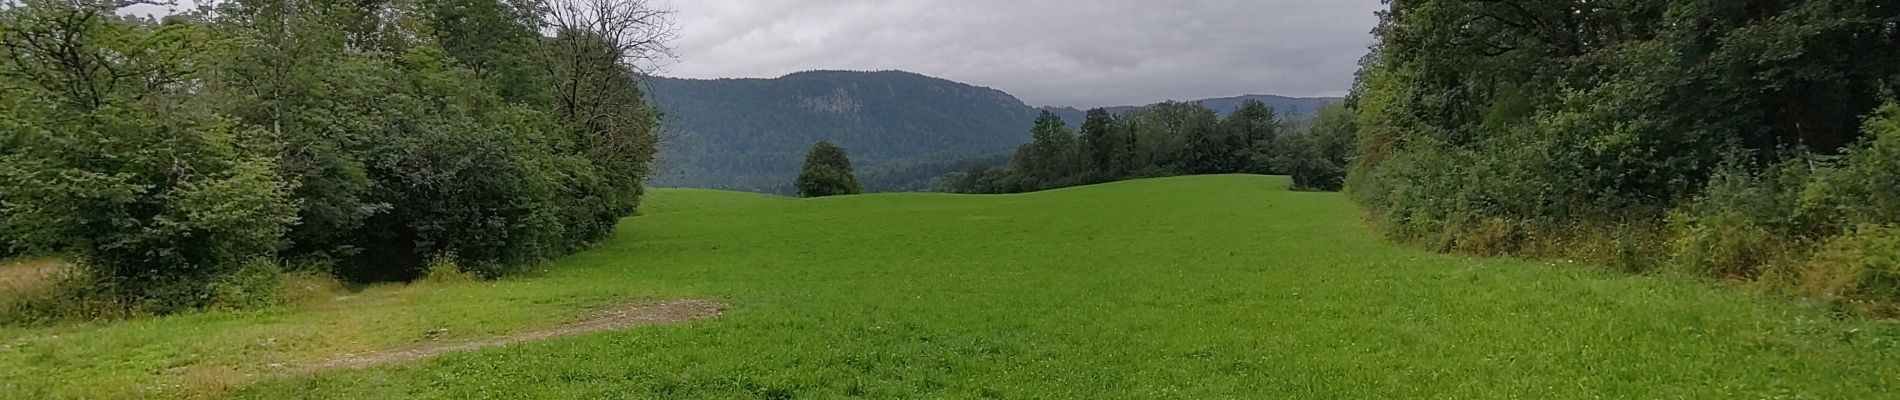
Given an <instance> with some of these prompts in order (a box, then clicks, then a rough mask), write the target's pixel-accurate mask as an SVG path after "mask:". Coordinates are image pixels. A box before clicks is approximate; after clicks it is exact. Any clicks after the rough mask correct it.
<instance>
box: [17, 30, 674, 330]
mask: <svg viewBox="0 0 1900 400" xmlns="http://www.w3.org/2000/svg"><path fill="white" fill-rule="evenodd" d="M130 4H136V3H123V2H105V1H63V0H21V1H13V2H9V3H7V5H6V7H5V8H4V9H3V10H0V51H4V52H5V53H6V57H4V58H0V238H4V239H5V242H8V243H9V247H12V248H11V249H9V251H20V252H44V253H49V254H59V255H62V256H64V257H67V258H69V259H70V260H71V261H73V262H75V263H76V264H77V265H78V266H79V267H80V270H81V273H80V274H79V276H74V277H69V278H67V282H62V285H68V286H71V287H73V288H74V290H70V291H65V292H62V293H68V294H71V295H73V296H82V297H86V298H85V299H82V300H83V301H86V302H89V303H88V304H93V303H97V302H104V303H108V304H113V305H114V306H112V307H96V306H93V307H87V308H86V309H84V310H80V311H84V312H95V313H101V312H114V311H109V310H119V311H118V312H167V311H173V310H179V309H187V308H196V307H203V306H244V305H248V304H252V303H256V302H269V301H273V300H272V299H273V298H274V297H275V296H277V295H278V294H277V292H278V291H279V290H281V289H280V286H279V285H278V284H277V283H276V279H278V278H277V277H278V276H279V274H280V273H281V272H282V271H285V270H293V271H309V272H313V273H326V274H335V275H338V276H341V277H344V278H347V279H350V280H357V281H376V280H402V279H412V278H415V277H418V276H420V275H422V274H425V273H428V272H429V271H428V269H429V268H430V266H432V265H435V266H440V265H451V266H456V267H455V268H458V269H461V270H465V271H468V272H473V273H478V274H481V275H487V276H495V275H500V274H505V273H507V272H509V271H513V270H516V269H518V268H520V267H522V266H524V265H527V264H529V263H533V262H537V261H538V260H543V259H547V258H550V257H554V256H557V255H561V254H566V253H569V252H572V251H575V250H578V249H581V248H585V247H587V246H588V245H589V244H590V243H593V242H595V241H597V240H600V239H602V238H603V237H605V236H606V235H609V234H611V233H612V232H613V230H614V225H615V224H616V223H617V222H618V221H619V220H620V219H621V218H622V217H625V216H628V215H631V214H632V213H633V212H634V209H635V207H637V206H638V204H639V199H640V195H641V192H642V190H641V184H642V181H643V180H645V179H646V178H647V177H648V175H650V172H649V169H650V166H651V162H652V158H653V155H654V148H655V146H656V137H657V136H656V127H657V125H656V123H657V121H658V118H659V114H658V113H657V112H656V111H655V110H654V109H653V108H651V107H648V106H647V104H646V103H645V101H644V95H643V94H642V93H641V90H640V87H639V86H638V83H637V81H636V80H637V79H638V78H639V76H640V75H641V74H642V71H643V69H644V66H645V65H647V63H648V62H649V61H650V60H652V59H654V58H655V57H665V56H667V54H668V49H667V48H666V47H665V41H666V40H668V39H670V37H671V35H672V34H673V33H672V32H673V30H672V28H671V27H670V25H669V24H670V22H669V20H668V18H669V13H668V12H666V11H665V10H661V9H656V8H654V7H651V6H650V5H648V4H647V3H645V2H644V1H643V0H571V1H555V2H547V3H541V2H512V1H496V0H388V1H328V0H307V1H306V0H236V1H227V2H218V3H216V4H215V5H210V6H203V7H200V8H198V9H195V10H186V11H185V12H179V13H174V14H173V15H171V16H169V17H166V18H164V19H163V20H150V19H141V18H133V17H126V16H121V15H119V14H118V13H117V11H118V9H119V8H121V7H125V6H128V5H130ZM45 306H46V307H58V306H59V305H58V304H55V303H48V305H45ZM28 307H33V306H32V305H30V304H29V305H28ZM29 311H31V310H29ZM42 311H46V312H55V311H57V310H42Z"/></svg>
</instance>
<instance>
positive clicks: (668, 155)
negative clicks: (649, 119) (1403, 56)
mask: <svg viewBox="0 0 1900 400" xmlns="http://www.w3.org/2000/svg"><path fill="white" fill-rule="evenodd" d="M645 83H646V86H647V91H648V93H647V95H648V97H649V98H650V99H651V100H652V101H653V102H654V103H655V104H656V105H658V106H659V107H660V109H662V110H664V111H665V112H666V120H665V121H664V125H665V129H666V131H667V134H666V139H665V140H663V142H662V143H661V146H660V165H659V168H660V171H659V174H658V176H657V177H656V178H655V181H654V182H653V184H654V185H655V186H658V187H694V188H711V189H727V190H743V191H752V192H764V193H778V194H789V193H791V191H792V188H791V182H792V180H793V178H795V177H796V176H797V175H798V172H799V168H800V167H801V165H802V164H803V162H804V156H805V151H806V150H807V149H809V148H810V147H811V145H812V143H815V142H817V141H819V140H827V139H828V140H832V141H834V142H836V143H838V145H840V146H842V147H844V148H845V149H846V150H847V151H849V152H850V154H851V161H852V163H853V165H854V167H856V169H857V170H858V172H859V178H860V181H863V182H865V183H866V185H867V187H866V189H868V190H871V191H906V190H919V189H923V188H924V185H926V184H927V183H928V181H929V179H930V178H934V177H936V176H939V175H942V174H944V173H947V172H951V171H950V170H948V169H947V168H956V169H961V168H965V167H967V166H968V165H970V164H972V163H997V162H1000V161H1001V160H1007V157H1006V155H1007V154H1008V153H1009V152H1011V151H1013V150H1014V149H1015V148H1016V147H1017V146H1020V145H1022V144H1023V143H1026V142H1028V141H1029V136H1030V135H1029V128H1030V127H1031V125H1033V122H1034V121H1035V118H1036V116H1037V115H1038V114H1040V113H1041V112H1042V111H1045V110H1047V111H1050V112H1053V113H1056V114H1057V115H1061V116H1063V117H1064V118H1065V119H1068V120H1069V121H1070V124H1071V125H1072V126H1074V125H1079V124H1080V123H1081V119H1082V116H1083V111H1081V110H1079V109H1076V108H1072V107H1040V108H1039V107H1032V106H1029V105H1027V104H1024V103H1023V101H1022V100H1020V99H1017V98H1016V97H1015V96H1012V95H1010V94H1009V93H1005V92H1003V91H1001V90H997V89H992V88H987V87H982V86H975V85H970V84H965V83H960V82H955V81H950V80H947V79H941V78H935V77H930V76H925V75H921V74H916V73H911V72H904V71H869V72H863V71H806V72H798V73H793V74H788V75H785V76H782V77H778V78H769V79H767V78H728V79H683V78H667V77H649V78H647V79H646V80H645ZM1249 98H1257V99H1261V100H1262V101H1266V102H1267V104H1268V105H1270V106H1273V107H1275V109H1276V110H1282V112H1285V111H1287V110H1299V112H1302V113H1306V114H1311V113H1312V112H1313V110H1316V109H1318V107H1319V105H1323V104H1325V103H1326V102H1331V101H1337V100H1338V99H1329V98H1294V97H1282V96H1264V95H1250V96H1238V97H1226V98H1217V99H1207V100H1201V101H1202V103H1203V104H1205V105H1207V106H1208V107H1211V108H1214V109H1215V110H1216V111H1219V112H1221V113H1223V114H1224V113H1226V112H1228V111H1231V110H1233V108H1234V107H1235V106H1238V105H1239V104H1240V102H1241V101H1243V100H1246V99H1249ZM1136 108H1138V107H1135V106H1125V107H1113V108H1109V109H1110V110H1111V111H1112V112H1116V113H1123V112H1127V111H1130V110H1133V109H1136Z"/></svg>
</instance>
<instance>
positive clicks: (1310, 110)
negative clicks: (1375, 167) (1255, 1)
mask: <svg viewBox="0 0 1900 400" xmlns="http://www.w3.org/2000/svg"><path fill="white" fill-rule="evenodd" d="M1249 100H1252V101H1258V102H1260V103H1261V104H1266V105H1267V107H1272V108H1273V110H1274V111H1275V112H1277V113H1279V114H1280V115H1281V116H1283V117H1289V118H1299V117H1311V116H1313V115H1314V114H1316V113H1318V112H1319V109H1320V108H1322V107H1326V105H1328V104H1333V103H1338V102H1339V101H1340V100H1342V99H1340V98H1338V97H1286V96H1274V95H1266V94H1249V95H1244V96H1233V97H1220V98H1212V99H1201V100H1195V101H1189V103H1201V105H1203V106H1207V108H1208V109H1211V110H1214V113H1215V114H1217V115H1219V116H1221V117H1226V116H1227V115H1228V114H1231V113H1233V112H1234V110H1236V109H1239V108H1240V106H1241V105H1242V104H1246V103H1247V101H1249ZM1154 106H1155V105H1154V104H1150V105H1146V106H1115V107H1102V109H1103V110H1106V111H1108V113H1109V114H1114V115H1116V116H1120V115H1124V114H1128V112H1130V111H1135V110H1139V109H1144V108H1152V107H1154ZM1042 110H1043V111H1048V112H1050V113H1053V114H1055V115H1056V116H1058V117H1062V121H1063V122H1066V123H1068V124H1069V125H1071V126H1081V125H1082V122H1083V121H1084V120H1086V119H1088V111H1085V110H1082V109H1079V108H1075V107H1043V108H1042Z"/></svg>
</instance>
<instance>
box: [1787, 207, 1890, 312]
mask: <svg viewBox="0 0 1900 400" xmlns="http://www.w3.org/2000/svg"><path fill="white" fill-rule="evenodd" d="M1798 276H1799V277H1800V283H1801V286H1802V288H1803V289H1805V290H1806V291H1807V292H1808V293H1809V294H1810V295H1814V296H1816V297H1822V298H1838V299H1852V300H1861V301H1872V302H1880V303H1885V304H1890V305H1891V304H1896V302H1900V227H1895V226H1892V225H1885V226H1883V225H1862V226H1860V227H1858V228H1856V229H1855V230H1854V231H1853V232H1852V233H1849V234H1846V235H1841V236H1839V237H1836V238H1834V239H1833V240H1830V241H1828V242H1827V243H1826V244H1824V245H1822V246H1821V250H1820V251H1819V252H1817V253H1816V254H1815V255H1814V257H1813V258H1812V259H1810V260H1808V262H1806V263H1804V264H1802V267H1801V269H1800V270H1799V271H1798Z"/></svg>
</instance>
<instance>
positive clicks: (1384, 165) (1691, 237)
mask: <svg viewBox="0 0 1900 400" xmlns="http://www.w3.org/2000/svg"><path fill="white" fill-rule="evenodd" d="M1877 3H1879V2H1865V1H1850V2H1832V1H1815V0H1808V1H1712V0H1659V1H1638V2H1628V3H1627V4H1619V5H1617V6H1614V7H1609V6H1605V5H1604V4H1600V2H1588V1H1575V0H1507V1H1483V2H1479V1H1465V0H1427V1H1415V2H1398V3H1394V4H1393V5H1392V8H1391V10H1390V11H1388V12H1385V13H1383V14H1382V22H1381V23H1380V26H1379V27H1378V28H1377V30H1376V33H1377V34H1378V36H1379V38H1380V42H1379V44H1378V45H1377V46H1375V48H1374V52H1373V54H1372V55H1370V56H1368V57H1367V58H1366V59H1365V60H1364V61H1363V67H1364V70H1362V71H1361V74H1360V79H1359V81H1358V82H1357V84H1356V87H1355V90H1354V93H1353V95H1352V100H1351V101H1352V102H1353V106H1354V109H1355V110H1357V112H1358V118H1357V122H1358V124H1359V125H1360V126H1359V132H1360V133H1359V141H1358V146H1357V147H1358V148H1357V151H1356V154H1355V156H1354V158H1353V160H1354V161H1353V165H1352V168H1351V171H1350V173H1349V176H1348V179H1347V182H1348V184H1347V186H1348V188H1347V190H1348V192H1349V193H1351V194H1352V196H1353V197H1354V198H1355V199H1356V200H1358V201H1359V202H1360V203H1361V204H1363V205H1365V206H1366V207H1367V208H1368V209H1369V211H1370V213H1371V214H1372V215H1374V216H1375V220H1376V221H1375V222H1376V224H1377V225H1378V226H1380V227H1382V228H1383V229H1385V230H1386V233H1387V235H1388V236H1391V237H1394V238H1399V239H1406V240H1418V241H1421V242H1424V243H1427V244H1441V243H1442V244H1448V245H1446V246H1439V247H1441V248H1446V249H1451V250H1474V251H1475V250H1478V249H1473V248H1467V247H1466V246H1463V245H1461V243H1473V242H1484V241H1469V240H1463V239H1464V238H1462V237H1461V236H1463V235H1466V234H1467V233H1470V232H1482V231H1487V230H1489V228H1486V227H1487V226H1513V227H1516V228H1513V230H1516V231H1518V232H1519V233H1518V234H1514V235H1508V237H1509V238H1511V239H1510V240H1511V241H1514V242H1515V243H1511V244H1507V245H1504V246H1501V247H1504V248H1512V249H1562V248H1570V249H1589V248H1597V247H1601V246H1593V245H1584V244H1578V242H1579V241H1581V242H1584V243H1593V242H1596V241H1598V240H1597V239H1592V238H1595V237H1598V235H1596V234H1594V233H1591V232H1587V230H1585V229H1578V227H1585V226H1596V227H1602V226H1624V227H1627V229H1629V230H1633V231H1634V232H1632V233H1631V235H1633V236H1648V235H1656V236H1660V237H1666V240H1664V241H1665V242H1667V243H1669V245H1667V246H1661V247H1657V248H1654V249H1651V250H1646V251H1653V252H1660V253H1665V254H1666V256H1665V257H1638V258H1668V259H1671V260H1673V261H1671V262H1670V263H1671V264H1673V265H1675V266H1676V267H1679V268H1684V269H1686V270H1689V271H1694V272H1696V273H1698V274H1706V275H1710V276H1718V277H1731V278H1758V277H1767V276H1777V277H1779V276H1787V275H1788V273H1787V272H1788V271H1790V270H1791V269H1793V267H1792V266H1791V265H1792V264H1798V263H1800V260H1802V259H1804V258H1806V257H1807V255H1808V253H1809V252H1810V251H1811V250H1812V248H1814V247H1815V246H1817V245H1818V243H1823V242H1827V241H1829V239H1828V238H1830V237H1833V236H1835V235H1840V234H1843V233H1845V232H1847V231H1848V230H1849V229H1850V228H1849V227H1852V226H1855V225H1856V224H1864V223H1874V224H1882V223H1887V222H1886V221H1891V220H1892V218H1893V217H1892V214H1893V212H1891V211H1887V210H1893V209H1896V208H1897V207H1896V205H1900V203H1883V201H1884V200H1880V199H1881V197H1880V196H1881V195H1878V194H1876V193H1877V192H1880V191H1883V190H1888V189H1886V188H1891V187H1894V186H1895V185H1893V182H1895V181H1892V180H1889V179H1892V178H1890V177H1891V176H1892V175H1893V174H1894V173H1893V172H1891V169H1890V168H1889V167H1887V166H1885V165H1886V164H1883V163H1882V162H1869V161H1867V160H1869V159H1872V158H1869V157H1864V156H1857V155H1856V154H1857V153H1881V152H1882V150H1878V149H1877V148H1878V147H1880V146H1879V145H1878V140H1877V139H1875V140H1873V142H1872V143H1870V144H1866V145H1860V146H1855V145H1854V144H1855V143H1863V142H1864V139H1868V138H1875V137H1878V136H1880V134H1879V133H1877V131H1879V130H1881V129H1880V128H1877V126H1879V125H1880V124H1881V122H1879V121H1881V120H1882V119H1880V118H1876V119H1874V120H1872V122H1867V125H1869V127H1868V128H1865V129H1862V128H1860V125H1861V124H1862V122H1861V121H1863V119H1862V118H1863V117H1865V116H1867V115H1869V113H1871V112H1874V111H1875V110H1876V109H1877V108H1878V107H1879V106H1880V104H1881V103H1882V102H1884V101H1887V100H1888V99H1890V98H1891V96H1893V95H1894V94H1895V93H1900V92H1896V91H1895V89H1896V88H1900V86H1896V85H1900V65H1896V64H1894V63H1888V62H1879V61H1875V60H1887V59H1893V58H1895V57H1900V35H1895V34H1894V29H1893V27H1894V26H1895V25H1896V24H1900V10H1896V9H1895V8H1894V7H1885V6H1882V5H1879V4H1877ZM1889 113H1890V112H1889ZM1895 154H1900V153H1886V157H1887V158H1889V159H1891V158H1892V157H1893V156H1894V155H1895ZM1843 155H1845V157H1847V158H1848V159H1842V158H1840V157H1841V156H1843ZM1874 158H1877V157H1874ZM1882 185H1884V186H1882ZM1860 204H1872V205H1868V206H1862V205H1860ZM1664 219H1668V220H1669V221H1670V222H1669V223H1668V224H1667V226H1664V224H1662V223H1658V222H1655V221H1661V220H1664ZM1500 221H1501V222H1500ZM1484 247H1499V246H1490V245H1486V246H1484ZM1554 253H1555V254H1552V255H1566V256H1570V255H1574V253H1575V251H1571V250H1558V251H1555V252H1554ZM1777 279H1779V278H1777Z"/></svg>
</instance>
